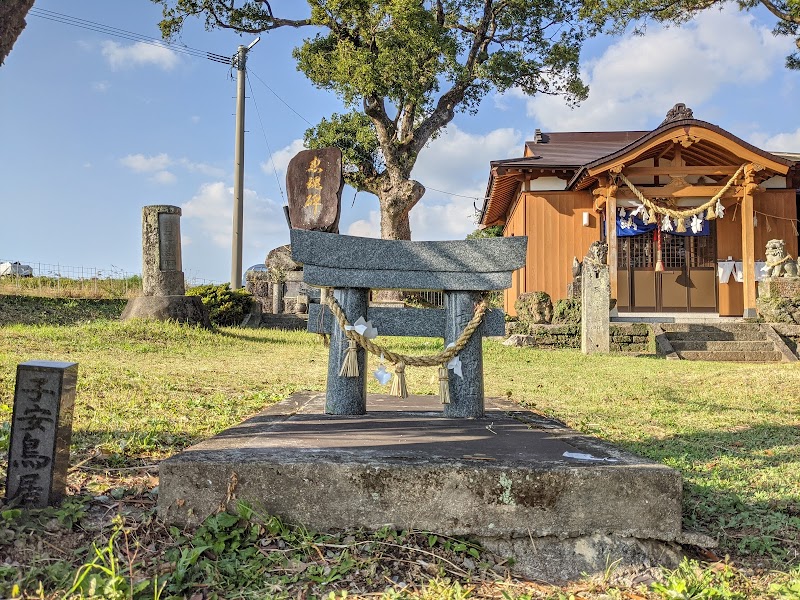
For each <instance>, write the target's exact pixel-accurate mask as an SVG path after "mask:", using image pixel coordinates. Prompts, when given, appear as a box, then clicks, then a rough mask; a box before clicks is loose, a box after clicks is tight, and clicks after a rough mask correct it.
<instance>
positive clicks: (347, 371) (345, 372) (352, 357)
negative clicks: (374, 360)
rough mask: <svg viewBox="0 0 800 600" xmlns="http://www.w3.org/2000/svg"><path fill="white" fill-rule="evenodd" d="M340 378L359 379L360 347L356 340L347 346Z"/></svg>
mask: <svg viewBox="0 0 800 600" xmlns="http://www.w3.org/2000/svg"><path fill="white" fill-rule="evenodd" d="M339 377H358V346H357V345H356V341H355V340H350V341H349V342H348V344H347V351H346V352H345V355H344V362H343V363H342V369H341V370H340V371H339Z"/></svg>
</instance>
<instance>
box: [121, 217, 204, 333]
mask: <svg viewBox="0 0 800 600" xmlns="http://www.w3.org/2000/svg"><path fill="white" fill-rule="evenodd" d="M132 318H142V319H154V320H157V321H166V320H173V321H178V322H179V323H189V324H191V325H201V326H203V327H207V328H210V327H211V321H209V318H208V311H207V310H206V308H205V306H203V302H202V301H201V300H200V298H199V297H197V296H186V284H185V282H184V277H183V257H182V254H181V209H180V207H179V206H170V205H166V204H156V205H153V206H145V207H143V208H142V295H141V296H138V297H136V298H131V299H130V300H129V301H128V304H127V306H126V307H125V310H124V311H122V316H121V319H122V320H123V321H125V320H127V319H132Z"/></svg>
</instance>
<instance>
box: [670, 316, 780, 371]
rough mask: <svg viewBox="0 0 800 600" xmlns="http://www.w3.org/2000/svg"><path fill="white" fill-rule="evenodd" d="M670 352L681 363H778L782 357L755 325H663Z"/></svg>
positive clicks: (759, 327)
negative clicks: (693, 361)
mask: <svg viewBox="0 0 800 600" xmlns="http://www.w3.org/2000/svg"><path fill="white" fill-rule="evenodd" d="M661 328H662V330H663V331H664V334H665V336H666V338H667V340H668V341H669V344H670V345H671V347H672V350H673V351H674V352H675V353H677V355H678V356H679V357H680V358H681V359H683V360H708V361H730V362H781V361H782V360H784V356H783V353H782V352H781V350H780V349H779V348H778V347H776V345H775V342H774V341H773V340H772V339H770V338H769V337H768V336H767V333H766V332H765V331H764V330H763V329H762V328H761V326H760V325H758V324H757V323H715V324H709V323H704V324H700V323H663V324H661Z"/></svg>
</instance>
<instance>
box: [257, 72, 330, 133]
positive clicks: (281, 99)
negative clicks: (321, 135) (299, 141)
mask: <svg viewBox="0 0 800 600" xmlns="http://www.w3.org/2000/svg"><path fill="white" fill-rule="evenodd" d="M247 72H248V73H250V74H251V75H252V76H253V77H255V78H256V79H258V80H259V81H260V82H261V84H262V85H263V86H264V87H265V88H267V89H268V90H269V91H270V92H272V95H273V96H275V97H276V98H277V99H278V100H280V101H281V102H283V103H284V104H285V105H286V107H287V108H288V109H289V110H291V111H292V112H293V113H294V114H296V115H297V116H298V117H300V118H301V119H303V121H305V122H306V123H308V124H309V125H310V126H311V127H313V126H314V124H313V123H312V122H311V121H309V120H308V119H306V118H305V117H304V116H303V115H301V114H300V113H299V112H297V111H296V110H295V109H294V107H292V105H291V104H289V103H288V102H286V100H284V99H283V98H281V97H280V96H279V95H278V94H277V93H276V92H275V90H273V89H272V88H271V87H269V86H268V85H267V84H266V82H265V81H264V80H263V79H261V77H259V76H258V75H256V74H255V73H253V72H252V71H247Z"/></svg>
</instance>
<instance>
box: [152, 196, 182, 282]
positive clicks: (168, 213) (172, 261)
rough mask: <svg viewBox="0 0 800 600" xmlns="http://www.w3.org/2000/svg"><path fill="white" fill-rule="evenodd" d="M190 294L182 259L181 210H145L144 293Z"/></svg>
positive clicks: (166, 206)
mask: <svg viewBox="0 0 800 600" xmlns="http://www.w3.org/2000/svg"><path fill="white" fill-rule="evenodd" d="M185 291H186V288H185V283H184V279H183V263H182V257H181V209H180V207H178V206H168V205H156V206H145V207H144V208H142V293H143V294H144V295H145V296H182V295H183V294H184V293H185Z"/></svg>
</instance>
